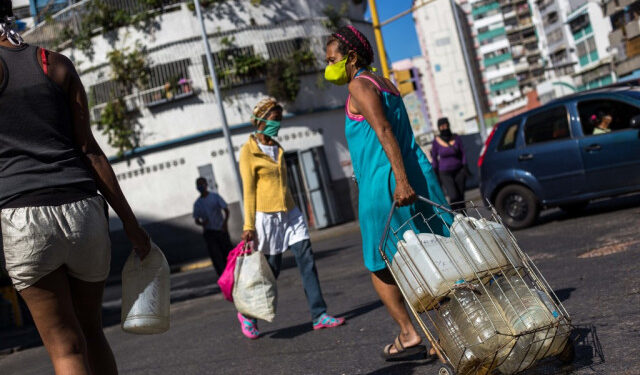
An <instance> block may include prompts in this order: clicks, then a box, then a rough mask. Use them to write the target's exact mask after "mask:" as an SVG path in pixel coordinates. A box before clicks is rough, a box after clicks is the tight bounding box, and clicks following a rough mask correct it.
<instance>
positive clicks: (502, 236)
mask: <svg viewBox="0 0 640 375" xmlns="http://www.w3.org/2000/svg"><path fill="white" fill-rule="evenodd" d="M477 223H478V227H479V228H482V229H486V230H489V231H492V232H493V234H494V236H493V237H494V239H495V238H496V237H497V239H496V242H497V243H498V245H500V250H502V253H504V255H505V256H506V257H507V259H508V260H509V261H510V262H511V263H513V265H514V266H516V267H520V266H522V258H521V257H520V255H519V253H518V250H517V249H516V245H515V244H514V243H513V239H511V236H510V235H509V232H508V231H507V228H505V227H504V225H502V224H500V223H498V222H495V221H491V220H487V219H485V218H482V219H480V220H478V221H477ZM489 234H491V233H489Z"/></svg>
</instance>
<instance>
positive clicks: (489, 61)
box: [483, 53, 512, 68]
mask: <svg viewBox="0 0 640 375" xmlns="http://www.w3.org/2000/svg"><path fill="white" fill-rule="evenodd" d="M511 59H512V56H511V53H503V54H502V55H497V56H493V57H489V58H486V59H484V61H483V65H484V67H485V68H486V67H489V66H493V65H497V64H500V63H502V62H505V61H509V60H511Z"/></svg>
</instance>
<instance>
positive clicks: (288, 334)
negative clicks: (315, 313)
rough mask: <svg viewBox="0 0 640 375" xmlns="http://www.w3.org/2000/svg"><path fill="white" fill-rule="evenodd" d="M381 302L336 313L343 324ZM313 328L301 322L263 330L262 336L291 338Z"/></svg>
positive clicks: (376, 307) (374, 307) (376, 306)
mask: <svg viewBox="0 0 640 375" xmlns="http://www.w3.org/2000/svg"><path fill="white" fill-rule="evenodd" d="M382 306H383V305H382V302H380V301H373V302H369V303H366V304H364V305H360V306H358V307H356V308H355V309H353V310H349V311H345V312H344V313H342V314H337V315H336V316H338V317H344V318H345V320H346V323H345V324H349V320H350V319H353V318H355V317H358V316H361V315H364V314H367V313H369V312H371V311H373V310H375V309H378V308H380V307H382ZM312 330H313V328H312V326H311V324H310V323H308V322H306V323H302V324H298V325H295V326H291V327H287V328H283V329H279V330H277V331H268V332H264V333H263V334H262V336H269V337H271V338H272V339H292V338H294V337H297V336H300V335H303V334H305V333H307V332H311V331H312Z"/></svg>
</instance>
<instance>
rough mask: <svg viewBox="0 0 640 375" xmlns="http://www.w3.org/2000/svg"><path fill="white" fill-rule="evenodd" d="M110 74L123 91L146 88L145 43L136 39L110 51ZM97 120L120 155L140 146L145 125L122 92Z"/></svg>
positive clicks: (147, 73) (147, 76) (147, 62)
mask: <svg viewBox="0 0 640 375" xmlns="http://www.w3.org/2000/svg"><path fill="white" fill-rule="evenodd" d="M107 57H108V60H109V67H110V68H111V76H112V78H113V80H114V81H115V82H116V83H117V86H118V87H121V88H122V89H123V90H122V91H123V92H124V93H131V92H133V91H134V89H137V90H143V89H144V88H145V87H146V86H147V85H148V83H149V61H148V58H147V53H146V50H145V49H144V47H143V46H142V45H141V44H140V43H136V44H135V46H134V48H130V47H124V48H122V49H114V50H112V51H111V52H109V53H108V54H107ZM114 94H120V95H113V96H115V97H116V99H113V100H111V101H109V102H108V103H107V105H106V106H105V107H104V108H103V109H102V112H101V113H100V118H99V119H98V120H97V121H96V126H97V128H98V130H101V131H102V134H104V135H106V136H107V142H108V143H109V145H110V146H111V147H113V148H115V149H117V150H118V156H122V155H124V153H125V152H126V151H129V150H132V149H134V148H135V147H138V145H139V141H140V133H141V131H142V127H141V125H140V122H139V121H138V117H139V113H138V111H137V110H135V109H134V108H129V107H128V104H127V102H126V100H125V98H124V96H123V95H122V92H119V93H114Z"/></svg>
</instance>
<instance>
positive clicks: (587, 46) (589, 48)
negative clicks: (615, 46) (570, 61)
mask: <svg viewBox="0 0 640 375" xmlns="http://www.w3.org/2000/svg"><path fill="white" fill-rule="evenodd" d="M576 51H577V53H578V61H579V62H580V66H585V65H589V64H591V63H593V62H597V61H598V58H599V56H598V49H597V48H596V40H595V39H594V37H593V36H591V37H589V38H587V39H585V40H583V41H582V42H580V43H578V44H576Z"/></svg>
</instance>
